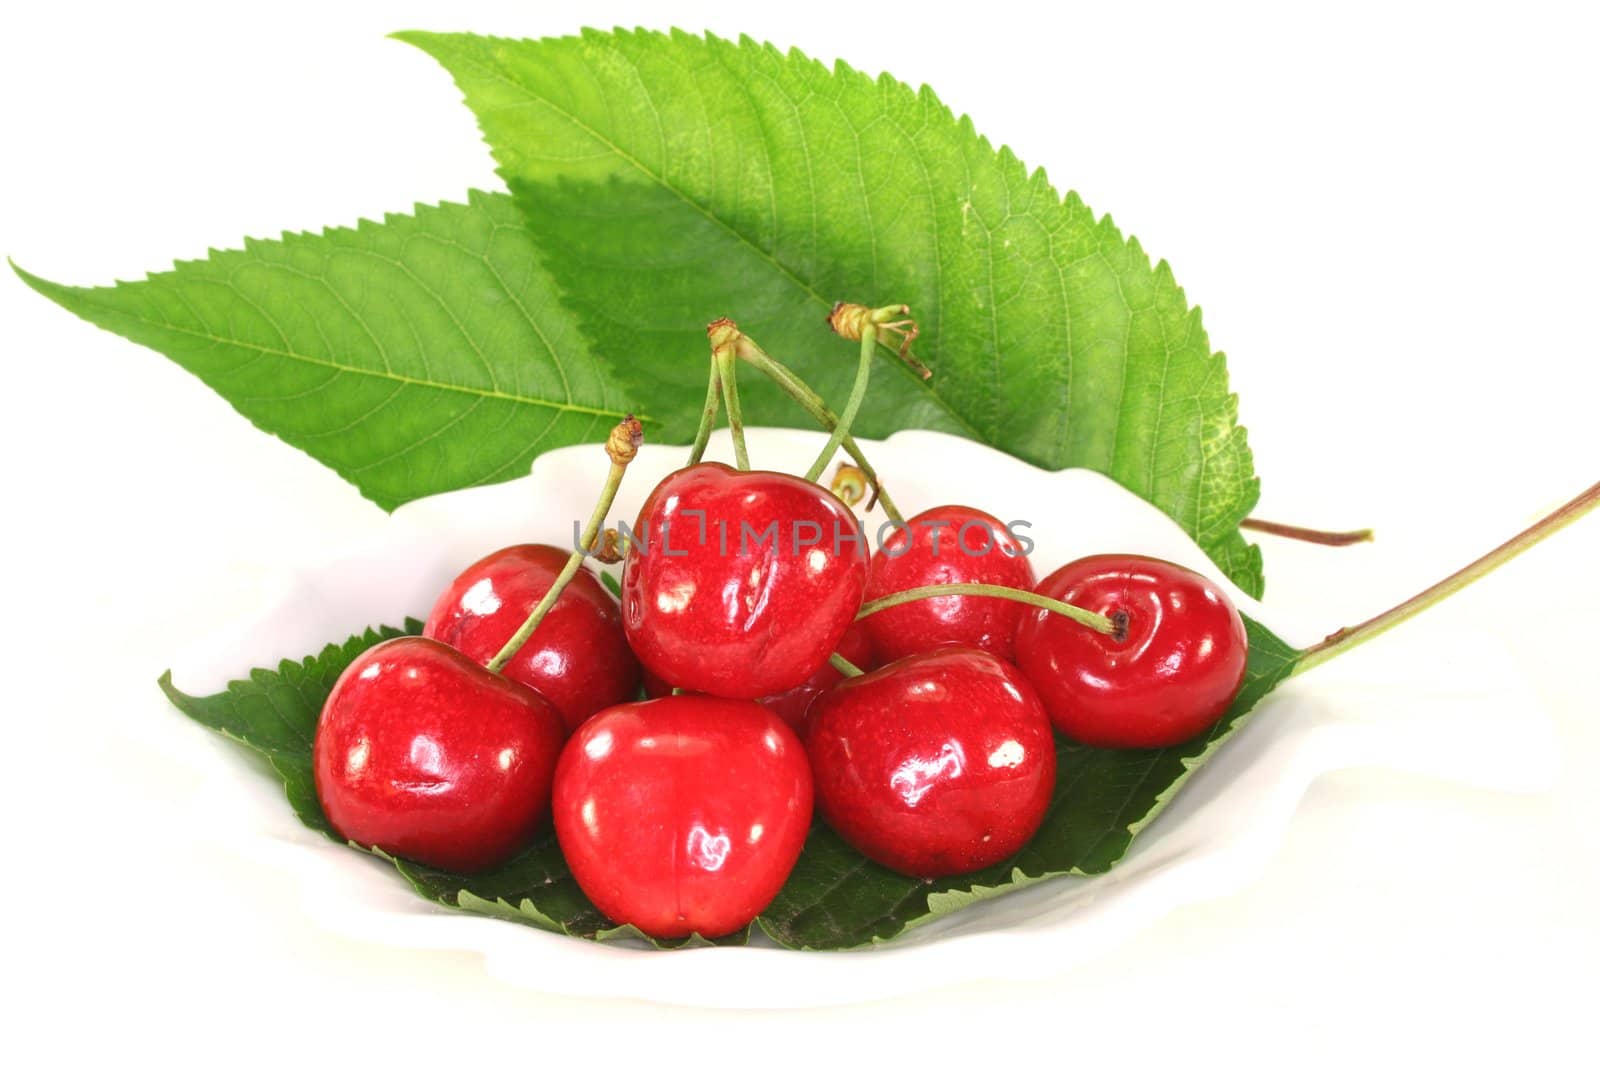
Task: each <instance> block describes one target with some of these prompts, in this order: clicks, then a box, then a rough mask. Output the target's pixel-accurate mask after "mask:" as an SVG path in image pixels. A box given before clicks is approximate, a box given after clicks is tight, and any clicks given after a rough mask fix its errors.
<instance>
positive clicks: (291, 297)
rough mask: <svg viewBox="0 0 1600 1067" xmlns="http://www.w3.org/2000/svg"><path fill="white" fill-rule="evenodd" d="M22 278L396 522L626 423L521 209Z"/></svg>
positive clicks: (434, 212)
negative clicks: (393, 512) (101, 274)
mask: <svg viewBox="0 0 1600 1067" xmlns="http://www.w3.org/2000/svg"><path fill="white" fill-rule="evenodd" d="M17 273H18V274H19V275H21V277H22V279H23V281H25V282H27V283H28V284H29V285H30V286H32V287H33V288H34V289H36V290H38V291H39V292H40V293H43V294H44V295H45V296H47V297H49V298H50V299H52V300H54V301H55V302H56V303H58V304H60V305H61V306H62V307H64V308H66V309H67V310H69V311H71V312H73V313H74V314H77V315H79V316H82V317H83V318H85V319H87V320H89V321H90V322H92V323H94V324H96V325H98V326H102V327H104V328H105V329H108V330H111V331H112V332H114V333H118V334H121V335H122V336H124V337H127V338H129V339H130V340H134V341H137V342H139V343H140V344H143V345H148V346H149V347H151V348H154V349H156V350H157V351H159V352H162V353H164V354H165V355H167V356H169V357H171V358H172V359H173V360H174V361H175V362H177V363H179V364H181V365H182V366H183V367H184V368H186V369H187V370H189V371H191V372H193V373H194V374H195V375H197V376H198V377H199V378H200V379H201V380H202V381H204V382H205V383H206V384H207V385H209V386H210V387H211V388H212V389H215V390H216V391H217V392H218V393H220V394H222V396H223V397H224V398H226V399H227V400H228V402H229V403H231V404H232V405H233V406H234V407H235V408H236V409H237V410H238V411H239V412H240V414H242V415H244V416H245V417H246V418H248V419H249V420H250V421H251V422H253V423H255V424H256V425H257V426H258V427H260V428H261V429H263V430H266V431H267V432H269V433H273V434H276V435H277V436H279V437H281V438H283V440H285V441H287V442H288V443H289V444H291V445H294V446H295V447H296V448H299V449H302V450H304V451H305V452H307V453H309V454H310V455H311V456H312V457H314V458H315V459H317V460H319V461H321V462H322V463H325V464H327V465H328V466H329V467H331V468H333V469H334V470H335V471H337V472H338V473H339V474H340V475H341V476H342V477H344V478H345V479H347V480H348V481H350V482H352V483H353V484H354V485H355V486H356V487H357V488H358V489H360V490H361V492H362V494H363V495H365V496H367V497H368V498H370V499H371V500H373V501H375V502H376V503H377V504H379V505H380V506H382V507H384V508H395V507H398V506H399V505H400V504H403V503H405V502H406V501H408V500H414V499H416V498H418V497H422V496H427V495H429V494H432V493H439V492H444V491H446V490H451V489H460V488H463V487H466V486H470V485H482V484H486V483H489V482H495V481H502V480H505V479H509V478H515V477H519V476H521V475H523V474H526V473H527V469H528V465H529V463H530V462H531V461H532V459H533V457H534V456H535V455H537V454H539V453H540V452H542V451H545V450H547V449H551V448H556V447H559V446H562V445H569V444H575V443H578V442H582V441H590V440H598V439H599V438H601V437H603V436H604V435H605V433H606V432H607V430H608V429H609V428H610V424H611V423H614V422H616V421H617V420H619V419H620V418H622V416H623V414H624V413H625V411H626V410H627V406H626V405H625V404H624V402H623V400H622V394H621V392H620V391H619V390H618V389H617V387H616V386H615V385H614V384H612V382H611V381H610V379H609V378H608V376H607V375H606V374H605V372H604V370H603V368H601V367H600V366H599V365H598V364H597V363H596V361H595V360H594V359H593V358H592V357H591V356H590V354H589V352H588V349H587V346H586V344H585V342H584V340H583V338H582V336H581V335H580V334H579V332H578V330H577V328H576V326H575V324H574V322H573V320H572V317H571V315H570V313H569V312H567V311H566V310H565V309H563V308H562V307H561V306H560V303H559V301H558V300H557V298H556V295H555V288H554V285H553V284H552V283H551V281H550V279H549V277H548V275H547V274H546V272H545V270H544V267H543V266H542V265H541V263H540V260H539V256H538V255H537V253H536V252H535V249H534V245H533V241H532V239H531V238H530V236H529V234H528V232H527V230H526V228H525V227H524V226H523V224H522V221H521V218H520V216H519V213H518V212H517V210H516V209H515V207H514V206H513V205H512V203H511V201H510V198H509V197H506V196H504V195H494V194H489V193H472V194H470V196H469V198H468V202H467V203H466V204H444V205H440V206H438V207H419V208H418V209H417V210H416V213H415V214H413V215H389V216H387V217H386V218H385V220H384V221H383V223H381V224H379V223H374V222H365V221H364V222H361V223H360V224H359V225H357V226H356V227H355V228H354V229H330V230H325V231H324V232H322V233H320V234H286V235H285V236H284V237H283V239H282V240H281V241H247V242H246V243H245V247H244V249H243V251H234V252H212V253H211V254H210V256H209V257H208V258H207V259H205V260H202V261H196V262H189V263H179V264H178V265H177V266H176V267H175V268H174V269H173V270H171V271H169V272H167V273H164V274H153V275H150V276H149V277H148V278H146V279H145V280H144V281H141V282H123V283H119V284H117V285H114V286H109V287H106V288H98V289H79V288H72V287H69V286H64V285H59V284H56V283H55V282H50V281H46V280H44V279H43V278H38V277H35V276H34V275H31V274H29V273H27V272H26V271H23V270H22V269H21V268H17Z"/></svg>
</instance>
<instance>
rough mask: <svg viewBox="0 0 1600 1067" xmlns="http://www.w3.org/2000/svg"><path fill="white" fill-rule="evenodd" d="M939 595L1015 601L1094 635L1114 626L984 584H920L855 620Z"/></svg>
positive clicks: (869, 605) (1092, 614)
mask: <svg viewBox="0 0 1600 1067" xmlns="http://www.w3.org/2000/svg"><path fill="white" fill-rule="evenodd" d="M940 596H992V597H999V598H1000V599H1001V600H1015V601H1016V602H1017V603H1019V604H1030V605H1032V606H1033V607H1036V608H1044V609H1045V610H1046V611H1053V612H1055V613H1056V614H1057V615H1065V616H1066V617H1067V618H1069V619H1071V620H1072V621H1074V622H1077V623H1082V624H1083V625H1084V626H1087V627H1088V628H1089V629H1091V630H1093V631H1095V632H1096V633H1102V634H1115V633H1116V632H1117V624H1116V622H1115V621H1114V620H1112V619H1109V618H1107V617H1106V616H1104V615H1101V614H1100V613H1099V612H1096V611H1089V610H1088V609H1086V608H1080V607H1078V606H1076V605H1074V604H1068V603H1067V602H1065V601H1063V600H1053V599H1051V598H1050V597H1047V596H1040V595H1039V594H1038V593H1033V592H1029V591H1028V590H1026V589H1012V588H1011V587H1010V586H1006V585H985V584H984V583H982V582H951V583H949V584H948V585H923V586H918V587H917V588H915V589H902V590H900V591H899V592H897V593H890V594H889V595H888V596H881V597H879V598H878V599H876V600H869V601H867V602H866V603H865V604H863V605H861V610H860V611H858V612H856V618H858V619H864V618H866V617H867V616H868V615H876V614H877V613H878V612H880V611H888V610H889V609H890V608H897V607H899V606H900V605H901V604H909V603H911V602H912V601H914V600H932V599H933V598H934V597H940Z"/></svg>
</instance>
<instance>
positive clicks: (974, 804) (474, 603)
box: [314, 405, 1247, 937]
mask: <svg viewBox="0 0 1600 1067" xmlns="http://www.w3.org/2000/svg"><path fill="white" fill-rule="evenodd" d="M732 414H733V410H732V407H731V405H730V415H732ZM637 431H638V424H637V423H636V422H631V420H630V422H625V423H624V424H623V425H622V426H620V427H618V430H617V432H615V433H613V434H612V437H611V440H610V441H609V442H608V445H607V449H608V452H609V453H610V455H611V458H612V464H613V478H612V479H611V480H610V481H608V488H609V489H610V490H611V493H612V494H614V492H615V483H616V481H617V480H618V478H620V471H621V468H622V467H623V466H625V465H626V463H627V461H628V460H629V459H631V458H632V452H633V450H634V449H636V448H637V445H638V436H637ZM609 499H610V498H609V496H607V495H606V494H602V501H603V503H602V505H601V506H600V507H599V508H597V512H596V514H597V518H596V519H595V520H594V521H592V522H591V526H590V529H589V530H588V531H587V535H588V537H589V538H591V539H593V540H592V541H590V542H587V543H591V544H592V543H595V542H597V541H598V539H597V538H594V534H595V533H596V531H597V529H598V526H597V523H599V522H603V518H604V511H605V508H606V507H608V506H609ZM751 530H754V531H761V532H765V533H768V534H774V535H772V536H766V537H762V538H752V537H749V536H747V534H748V533H749V531H751ZM796 530H805V531H807V532H808V533H809V532H810V531H814V530H820V531H827V532H828V536H826V537H824V538H821V539H816V538H812V537H805V538H802V537H800V536H798V535H795V534H794V533H793V531H796ZM632 531H633V536H632V537H631V538H630V540H629V542H628V544H627V549H626V556H625V563H624V569H623V577H622V582H621V589H622V597H621V603H620V604H619V603H618V602H617V600H615V599H614V598H613V597H612V596H611V594H610V593H608V592H607V591H606V589H605V588H604V587H603V586H602V585H601V583H600V582H599V581H598V580H597V579H596V577H595V575H594V573H593V572H592V571H591V570H589V569H588V568H587V567H585V566H583V565H582V558H583V554H582V553H568V552H566V551H563V550H560V549H556V548H553V547H551V546H548V545H516V546H513V547H510V548H505V549H502V550H500V551H498V552H495V553H494V554H492V555H490V556H488V557H486V558H484V559H481V560H479V561H478V562H476V563H474V564H472V566H470V567H468V568H467V569H466V570H465V571H463V572H462V573H461V574H460V576H458V577H457V578H456V579H455V581H453V582H452V583H451V584H450V586H449V588H447V589H446V590H445V591H444V592H443V593H442V594H441V595H440V597H439V599H438V602H437V603H436V604H435V606H434V608H433V610H432V612H431V614H430V615H429V618H428V620H427V623H426V626H425V628H424V630H423V636H421V637H401V638H397V639H394V640H391V641H386V642H384V643H382V644H379V645H376V646H374V647H373V648H371V649H369V650H367V651H366V652H364V653H363V654H362V655H360V656H359V657H357V658H356V660H355V661H354V662H352V663H351V664H350V666H349V668H348V669H347V670H346V671H345V672H344V674H343V675H342V676H341V677H340V679H339V681H338V683H337V685H336V686H335V687H334V689H333V691H332V693H331V694H330V696H329V698H328V701H327V704H326V706H325V708H324V711H323V714H322V717H321V720H320V722H319V725H318V729H317V735H316V744H315V754H314V764H315V778H316V786H317V792H318V796H319V798H320V799H321V803H322V807H323V810H324V812H325V813H326V815H327V817H328V821H329V822H330V824H331V825H332V826H333V828H334V829H335V830H336V831H337V832H338V833H340V834H341V835H343V836H344V837H345V838H347V839H349V840H351V841H354V842H356V843H358V844H360V845H362V846H367V847H374V848H379V849H382V850H383V851H385V852H387V853H389V854H391V855H395V856H400V857H405V858H408V859H411V860H414V861H417V862H421V863H424V864H428V865H431V866H435V867H439V868H442V869H445V870H451V871H458V872H472V871H479V870H484V869H487V868H491V867H494V866H496V865H499V864H501V863H503V862H504V861H506V860H508V859H509V858H511V857H512V856H513V855H515V854H516V853H517V852H518V851H519V850H520V849H522V848H524V847H526V846H527V845H528V844H530V843H531V842H532V841H533V840H534V839H535V837H536V836H537V835H538V834H540V833H541V832H542V831H544V830H545V829H546V828H547V827H548V826H549V825H550V824H551V823H552V822H553V823H554V828H555V833H556V836H557V840H558V842H559V845H560V847H561V851H562V853H563V855H564V856H565V858H566V860H567V863H568V865H569V867H570V868H571V870H572V874H573V876H574V878H575V879H576V880H577V882H578V885H579V886H580V888H582V890H583V891H584V893H585V894H586V895H587V896H588V897H589V899H590V900H591V901H592V902H593V903H594V905H595V906H596V907H597V908H598V909H599V910H600V911H601V912H603V913H604V914H605V915H606V916H607V917H609V918H610V919H612V920H613V921H615V922H618V923H631V924H633V925H634V926H636V927H637V928H638V929H640V930H642V931H643V932H645V933H647V934H650V935H652V936H657V937H681V936H685V935H688V934H690V933H698V934H700V935H702V936H705V937H717V936H721V935H723V934H727V933H730V932H732V931H734V930H737V929H740V928H741V927H743V926H745V925H746V924H748V923H749V922H750V921H751V920H752V919H753V918H755V916H756V915H757V914H759V913H760V911H761V910H762V909H763V908H765V907H766V905H767V904H768V903H769V902H770V901H771V900H772V898H773V897H774V896H775V895H776V894H777V892H778V890H779V889H780V888H781V886H782V885H783V883H784V881H785V879H786V878H787V877H788V875H789V872H790V871H791V869H792V868H793V866H794V864H795V862H796V860H797V859H798V857H799V855H800V851H801V848H802V846H803V845H804V843H805V839H806V836H807V834H808V832H809V830H810V827H811V822H812V816H813V804H815V808H816V810H817V813H819V814H820V815H821V817H822V819H824V820H825V821H826V822H827V823H828V825H830V826H831V827H833V829H834V830H835V831H836V832H837V833H838V834H839V835H840V836H841V837H843V838H844V839H845V840H846V841H848V842H849V843H850V844H851V845H853V846H854V847H855V848H857V849H858V850H860V851H861V852H862V853H863V854H864V855H865V856H866V857H868V858H869V859H871V860H873V861H876V862H877V863H880V864H883V865H884V866H886V867H889V868H891V869H893V870H895V871H898V872H901V873H904V874H908V875H912V876H916V877H919V878H935V877H940V876H946V875H956V874H965V873H968V872H972V871H977V870H979V869H981V868H984V867H988V866H990V865H992V864H996V863H999V862H1001V861H1002V860H1005V859H1006V858H1007V857H1009V856H1011V855H1013V854H1014V853H1016V852H1017V851H1018V850H1019V849H1021V848H1022V847H1023V846H1024V845H1025V844H1026V843H1027V842H1028V841H1029V839H1030V838H1031V837H1032V836H1033V835H1034V834H1035V832H1037V831H1038V829H1039V827H1040V825H1041V824H1042V823H1043V821H1044V819H1045V816H1046V814H1047V810H1048V808H1049V805H1050V802H1051V798H1052V796H1053V795H1054V792H1055V782H1056V773H1057V771H1056V749H1055V738H1054V736H1053V735H1054V733H1055V732H1057V731H1059V732H1060V733H1061V734H1062V735H1064V736H1065V737H1067V738H1069V739H1071V740H1072V741H1075V742H1079V743H1082V744H1087V745H1094V746H1101V747H1139V748H1146V747H1160V746H1166V745H1172V744H1177V743H1180V742H1182V741H1185V740H1188V739H1189V738H1191V737H1194V736H1195V735H1197V734H1199V733H1201V732H1202V731H1204V730H1206V729H1208V728H1210V727H1211V726H1212V725H1214V724H1215V723H1216V721H1217V720H1218V719H1219V718H1220V717H1221V716H1222V714H1223V713H1224V712H1225V711H1226V709H1227V708H1228V706H1229V705H1230V704H1231V703H1232V701H1233V698H1234V697H1235V695H1236V694H1237V692H1238V690H1239V687H1240V685H1241V683H1242V681H1243V677H1244V671H1245V660H1246V653H1247V647H1246V636H1245V630H1244V626H1243V624H1242V622H1241V620H1240V617H1239V614H1238V612H1237V611H1236V610H1235V609H1234V608H1233V606H1232V605H1231V604H1230V603H1229V602H1228V600H1227V598H1226V597H1225V596H1224V594H1223V593H1222V592H1221V590H1219V589H1218V588H1217V587H1216V586H1215V585H1214V584H1213V583H1212V582H1210V581H1208V580H1207V579H1206V578H1204V577H1203V576H1201V575H1199V574H1196V573H1194V572H1193V571H1190V570H1188V569H1186V568H1183V567H1180V566H1178V565H1176V564H1173V563H1168V562H1164V561H1161V560H1156V559H1151V558H1147V557H1142V556H1132V555H1100V556H1092V557H1089V558H1085V559H1080V560H1078V561H1076V562H1074V563H1069V564H1068V565H1066V566H1064V567H1062V568H1061V569H1059V570H1057V571H1055V572H1054V573H1052V574H1050V575H1048V576H1046V577H1045V578H1044V579H1043V580H1042V581H1039V580H1036V576H1035V574H1034V570H1033V567H1032V565H1031V564H1030V562H1029V560H1028V556H1027V554H1026V552H1025V551H1024V549H1023V546H1022V545H1021V544H1020V543H1019V541H1018V539H1017V538H1016V537H1015V536H1014V535H1013V533H1012V532H1011V530H1009V529H1008V528H1007V527H1006V526H1005V525H1003V524H1002V523H1001V522H1000V521H999V520H998V519H996V518H995V517H994V516H991V515H988V514H986V513H984V512H982V511H978V510H975V509H972V508H967V507H962V506H957V505H950V506H944V507H936V508H933V509H931V510H929V511H925V512H923V513H921V514H920V515H916V516H914V517H912V518H911V519H910V520H909V521H907V522H904V523H901V524H897V525H896V527H895V528H894V532H893V533H892V535H891V536H889V537H887V538H886V539H884V540H883V542H882V544H881V545H879V546H878V548H877V550H876V551H870V550H869V547H868V546H869V539H868V537H866V536H865V535H863V534H862V532H861V528H860V525H859V522H858V520H857V518H856V516H855V515H854V513H853V512H852V511H851V509H850V508H849V507H848V506H846V504H845V503H843V502H842V501H841V500H840V499H839V497H838V496H835V495H834V494H833V493H831V492H830V491H829V490H828V489H826V488H824V487H823V486H821V485H819V484H817V483H816V482H813V481H809V480H806V479H803V478H799V477H796V476H793V475H789V474H783V473H777V472H773V471H758V470H743V469H734V468H731V467H728V466H726V465H723V464H721V463H713V462H695V463H693V464H691V465H690V466H688V467H685V468H684V469H681V470H678V471H676V472H674V473H672V474H670V475H668V476H667V477H666V478H664V479H663V480H662V481H661V482H660V484H658V485H657V486H656V487H655V489H654V490H653V492H652V493H651V494H650V495H649V497H648V499H647V500H646V501H645V503H644V505H643V507H642V509H641V511H640V514H639V516H638V520H637V522H636V523H635V524H634V525H633V527H632ZM838 531H844V533H845V536H843V537H838V536H835V535H836V533H837V532H838ZM952 586H957V587H960V589H961V592H959V593H957V592H953V591H952V590H951V588H950V587H952ZM641 687H642V688H643V690H644V692H645V694H646V695H647V696H648V697H649V699H638V697H640V695H641V694H640V689H641Z"/></svg>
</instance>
